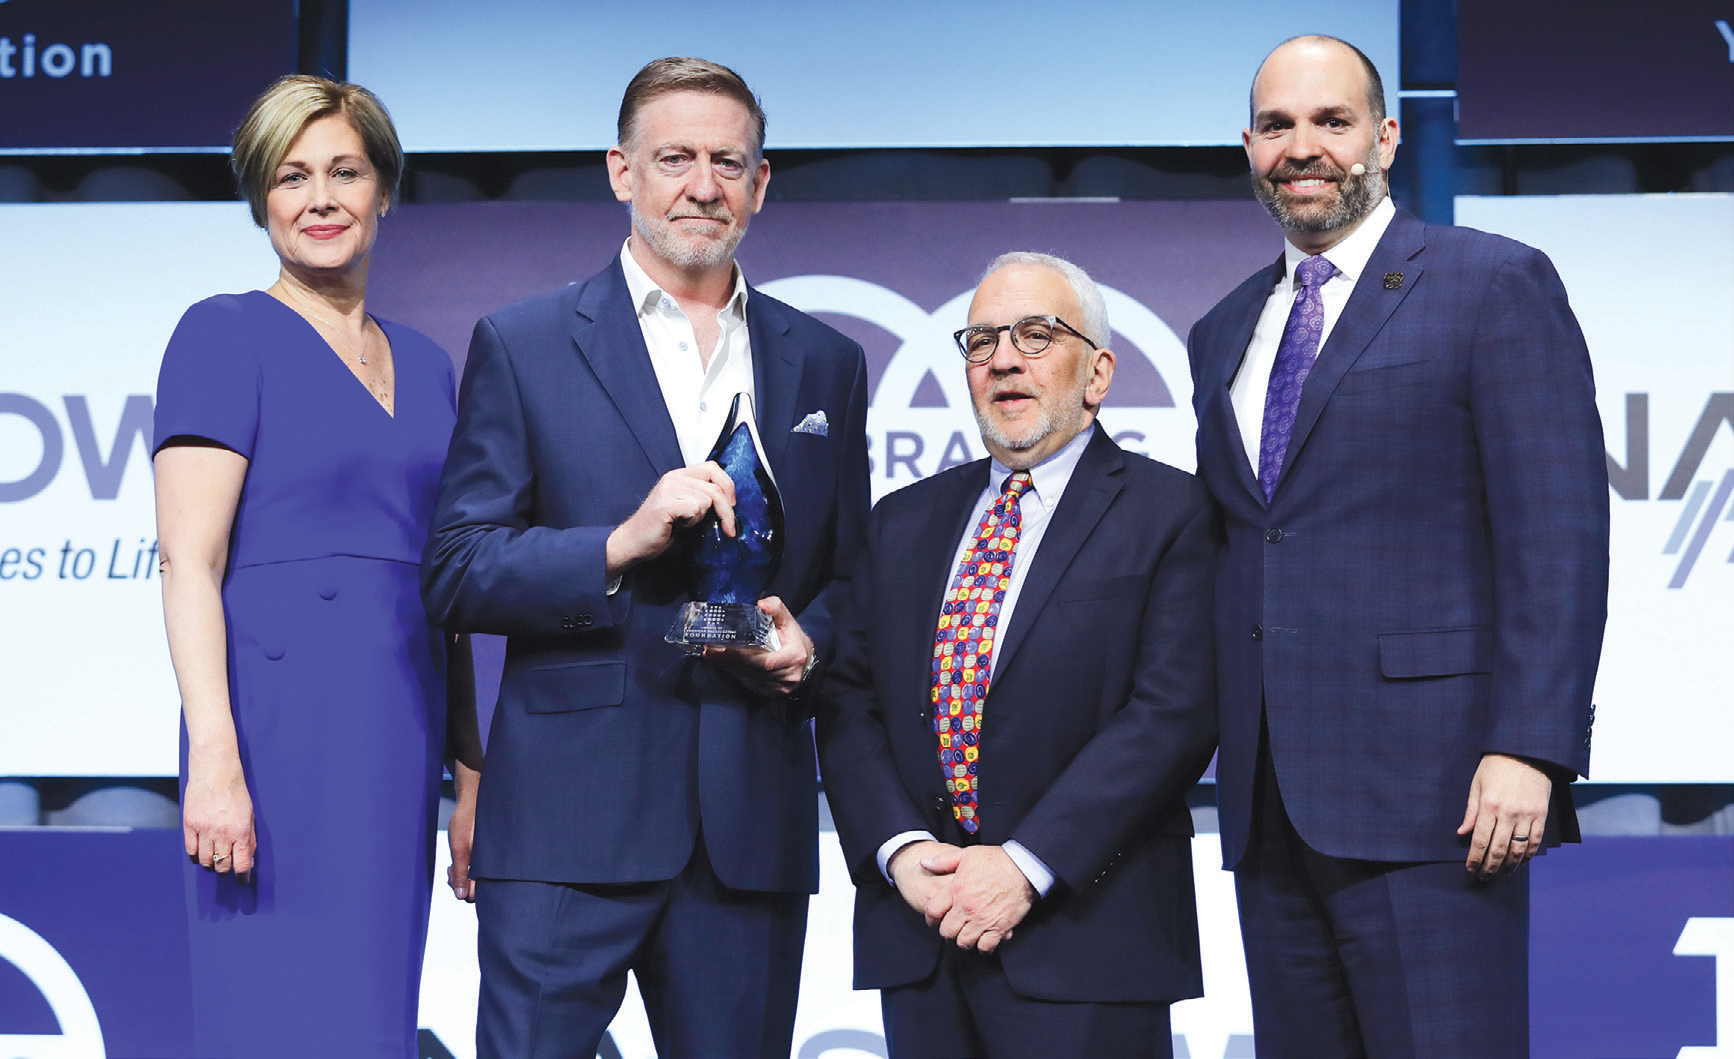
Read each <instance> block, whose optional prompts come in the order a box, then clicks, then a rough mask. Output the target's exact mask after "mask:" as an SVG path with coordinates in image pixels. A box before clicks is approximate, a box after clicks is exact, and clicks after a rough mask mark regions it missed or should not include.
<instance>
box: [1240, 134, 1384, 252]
mask: <svg viewBox="0 0 1734 1059" xmlns="http://www.w3.org/2000/svg"><path fill="white" fill-rule="evenodd" d="M1364 164H1365V165H1366V166H1367V171H1366V172H1365V173H1363V174H1362V175H1360V176H1352V175H1350V174H1348V173H1332V174H1330V175H1331V176H1333V177H1335V178H1336V180H1337V201H1336V203H1335V204H1334V205H1332V206H1331V207H1330V208H1329V209H1327V210H1324V211H1322V212H1321V211H1317V210H1308V211H1306V212H1305V213H1302V212H1301V211H1298V210H1295V209H1293V208H1292V207H1291V206H1290V205H1289V203H1288V202H1286V201H1284V200H1283V198H1282V195H1281V193H1280V192H1279V191H1277V188H1276V185H1275V184H1274V183H1272V182H1271V181H1270V180H1268V179H1266V178H1265V177H1262V176H1260V175H1258V174H1257V173H1254V174H1252V193H1253V195H1254V196H1255V197H1257V199H1258V201H1259V202H1261V203H1263V204H1264V208H1265V209H1266V210H1268V211H1270V215H1271V217H1273V218H1274V219H1275V220H1276V223H1277V224H1279V225H1281V226H1282V230H1283V231H1285V232H1289V233H1290V234H1307V235H1317V234H1319V233H1321V232H1334V231H1337V230H1338V229H1340V228H1347V227H1349V226H1350V225H1352V224H1355V223H1357V222H1359V221H1360V220H1361V218H1363V217H1365V216H1366V215H1367V214H1369V213H1371V212H1373V207H1375V206H1377V205H1378V204H1379V200H1381V199H1383V198H1384V197H1385V191H1386V183H1387V182H1386V180H1385V171H1384V170H1383V169H1380V168H1379V158H1378V153H1377V151H1374V152H1373V153H1372V154H1371V155H1369V156H1368V158H1367V161H1366V162H1365V163H1364Z"/></svg>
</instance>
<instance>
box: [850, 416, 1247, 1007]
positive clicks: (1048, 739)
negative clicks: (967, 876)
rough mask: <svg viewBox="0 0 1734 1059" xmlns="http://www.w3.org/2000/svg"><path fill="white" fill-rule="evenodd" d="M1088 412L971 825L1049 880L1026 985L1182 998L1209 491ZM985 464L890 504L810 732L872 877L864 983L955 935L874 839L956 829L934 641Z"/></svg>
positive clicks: (1027, 991) (1121, 997) (1190, 970)
mask: <svg viewBox="0 0 1734 1059" xmlns="http://www.w3.org/2000/svg"><path fill="white" fill-rule="evenodd" d="M1092 429H1093V430H1094V436H1093V437H1092V438H1091V439H1090V442H1089V444H1088V445H1087V446H1086V448H1085V450H1084V453H1083V455H1082V457H1081V459H1080V460H1079V463H1078V466H1077V468H1076V470H1075V471H1074V472H1073V475H1072V478H1071V481H1070V482H1069V483H1068V484H1067V486H1066V491H1065V493H1064V495H1063V496H1062V497H1061V498H1060V504H1059V507H1058V508H1057V509H1056V510H1055V511H1054V513H1053V515H1052V521H1051V522H1050V523H1049V525H1048V528H1047V532H1046V534H1045V535H1044V536H1043V538H1042V541H1041V546H1040V548H1039V549H1038V550H1037V551H1036V554H1035V557H1034V560H1033V562H1032V565H1031V566H1030V569H1029V574H1028V577H1027V578H1026V579H1025V582H1024V585H1023V589H1022V592H1021V594H1020V595H1019V597H1018V600H1017V607H1016V609H1015V610H1014V611H1013V612H1012V615H1011V621H1010V624H1009V625H1008V626H1006V627H1004V628H1003V629H1002V630H1001V632H1002V633H1003V639H1002V640H1001V642H1000V646H999V648H998V652H999V659H998V664H997V668H996V670H995V675H994V679H993V682H992V687H991V689H990V690H989V692H988V698H987V705H986V707H985V710H984V713H983V727H982V741H981V744H980V748H981V757H980V762H979V764H980V774H979V779H980V781H981V788H980V797H981V806H980V808H981V814H982V815H981V831H980V834H979V838H980V841H982V842H984V843H990V844H1002V843H1004V842H1006V841H1007V840H1009V839H1014V838H1015V839H1017V840H1018V841H1019V842H1021V843H1023V845H1024V846H1026V847H1027V848H1028V849H1029V851H1030V852H1031V853H1033V854H1035V855H1036V856H1037V857H1039V858H1040V859H1041V860H1042V862H1043V863H1045V864H1046V865H1047V866H1048V867H1049V868H1050V869H1052V871H1053V872H1054V875H1055V877H1056V882H1055V884H1054V888H1053V889H1052V890H1051V891H1050V892H1049V893H1048V895H1047V896H1046V897H1044V898H1042V899H1040V900H1038V901H1037V902H1036V905H1035V908H1034V909H1033V910H1032V911H1031V913H1030V915H1029V917H1028V918H1027V919H1026V920H1025V921H1024V922H1023V923H1022V924H1020V925H1019V926H1018V927H1017V928H1016V931H1015V932H1014V934H1013V936H1012V938H1011V940H1009V941H1007V942H1005V943H1004V944H1003V945H1002V946H1001V947H1000V948H999V949H998V953H997V956H998V959H999V962H1000V964H1001V966H1003V968H1004V971H1005V975H1006V979H1007V981H1008V982H1009V983H1010V984H1011V986H1012V988H1014V989H1016V990H1017V991H1018V992H1019V993H1021V994H1023V995H1025V996H1031V997H1036V998H1040V999H1047V1000H1075V1001H1096V1002H1112V1001H1131V1002H1138V1001H1142V1002H1151V1001H1168V1000H1177V999H1181V998H1185V997H1192V996H1198V995H1199V994H1200V991H1201V988H1202V980H1201V976H1200V970H1199V962H1198V923H1197V918H1196V911H1195V907H1194V901H1193V886H1192V858H1191V845H1190V843H1191V839H1190V836H1191V834H1192V818H1191V815H1190V813H1189V812H1188V811H1187V808H1186V803H1185V794H1186V792H1187V791H1188V790H1189V789H1190V788H1191V787H1192V785H1193V783H1194V782H1195V781H1196V780H1197V778H1198V776H1199V774H1200V773H1201V772H1202V771H1203V769H1204V766H1205V764H1206V763H1207V762H1208V761H1209V758H1210V750H1211V746H1212V743H1213V742H1214V740H1215V738H1216V715H1215V706H1214V696H1213V693H1212V691H1213V689H1212V679H1211V649H1210V643H1211V626H1210V606H1211V565H1212V558H1211V557H1212V552H1213V544H1212V540H1211V530H1210V523H1209V520H1210V513H1209V505H1208V500H1207V498H1206V496H1205V493H1204V490H1203V488H1202V486H1201V485H1200V484H1199V483H1198V481H1197V480H1196V479H1194V478H1193V477H1192V476H1191V475H1188V474H1186V473H1184V472H1182V471H1178V470H1175V469H1174V468H1172V467H1167V466H1164V465H1162V464H1159V463H1156V462H1154V461H1151V460H1147V459H1145V458H1143V457H1142V456H1135V455H1130V454H1128V453H1126V452H1123V451H1122V450H1121V449H1120V448H1119V446H1117V445H1115V444H1114V443H1113V441H1111V440H1110V439H1109V438H1108V436H1107V434H1106V433H1104V432H1103V431H1102V429H1101V428H1100V427H1099V426H1098V427H1094V428H1092ZM987 473H988V462H987V461H986V460H982V461H979V462H976V463H971V464H968V465H966V466H962V467H955V468H952V469H950V470H948V471H944V472H942V473H940V474H937V475H934V476H933V477H931V478H927V479H924V480H923V481H921V482H918V483H916V484H915V485H911V486H909V487H907V488H905V489H902V490H899V491H898V492H896V493H893V494H891V495H890V496H888V497H886V498H885V499H884V500H882V501H880V503H879V505H878V506H877V507H876V508H875V509H874V511H873V517H872V519H871V521H870V524H869V529H868V535H867V547H866V551H865V552H864V553H863V556H862V558H861V560H860V562H859V564H858V565H857V568H856V577H855V580H854V583H853V591H852V593H851V598H852V604H851V605H850V606H849V607H848V608H847V609H846V610H845V611H844V616H843V617H842V618H841V620H840V625H839V633H838V653H837V660H836V662H835V663H834V665H833V667H832V671H831V676H830V677H829V679H828V680H827V682H826V685H825V688H824V690H823V695H822V698H823V703H822V705H821V708H820V711H819V716H818V726H819V748H820V759H821V761H822V763H823V765H824V774H825V791H826V794H827V795H828V796H829V798H830V804H831V814H832V816H833V817H834V818H835V820H836V822H837V834H838V837H839V838H840V839H841V840H842V844H843V852H844V854H845V855H846V856H847V858H848V862H849V870H850V874H851V875H852V876H853V878H854V880H855V885H856V887H857V890H856V900H855V987H856V988H857V989H870V988H886V987H891V986H898V985H905V984H908V983H911V982H918V981H920V980H922V979H923V978H925V977H926V976H927V975H928V974H930V973H931V972H932V971H933V969H934V967H935V966H936V964H937V961H938V958H939V953H940V947H941V946H942V945H945V944H950V943H949V942H945V941H944V940H943V939H941V938H940V936H939V933H938V931H937V930H935V929H933V928H930V927H928V926H926V925H925V924H924V923H923V922H922V917H921V916H920V915H919V914H918V913H916V912H915V911H914V910H913V909H911V908H910V907H909V906H908V904H907V903H905V902H904V900H903V898H902V897H901V896H899V895H898V893H897V891H896V890H895V889H894V888H892V887H891V886H890V884H888V883H887V882H886V881H885V877H884V876H883V875H881V874H880V872H879V867H878V864H877V859H876V855H877V853H878V849H879V846H880V845H881V844H882V843H884V842H885V841H886V840H887V839H889V838H891V837H892V836H894V835H897V834H900V833H902V832H904V831H920V830H925V831H930V832H932V833H933V834H935V835H937V836H938V837H940V838H941V839H944V840H946V841H950V842H954V843H957V844H960V845H961V844H963V843H964V836H963V832H962V829H961V828H959V827H958V826H957V824H956V822H955V820H954V819H953V817H952V814H951V803H950V800H949V795H947V794H946V791H945V785H944V781H943V779H942V778H941V776H940V771H939V754H938V750H939V746H938V741H937V738H936V736H935V735H934V732H933V712H932V710H933V708H932V704H931V692H932V684H931V680H932V676H931V674H932V658H933V639H934V631H935V629H936V627H937V625H938V621H939V610H940V605H941V603H942V602H943V600H944V595H945V591H946V587H947V585H948V583H949V582H950V580H951V577H952V574H953V569H952V564H953V560H954V558H955V553H956V550H957V547H958V544H959V542H960V541H961V540H962V539H963V534H964V531H965V523H966V522H968V521H969V519H970V516H971V514H972V513H973V510H974V505H975V502H976V500H977V498H978V497H979V496H980V495H981V491H982V489H983V488H985V487H986V485H987ZM1020 561H1029V560H1025V559H1023V558H1022V557H1020Z"/></svg>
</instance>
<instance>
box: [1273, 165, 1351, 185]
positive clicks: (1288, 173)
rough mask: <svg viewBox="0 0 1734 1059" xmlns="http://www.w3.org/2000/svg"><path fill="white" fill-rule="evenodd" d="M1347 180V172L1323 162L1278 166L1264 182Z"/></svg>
mask: <svg viewBox="0 0 1734 1059" xmlns="http://www.w3.org/2000/svg"><path fill="white" fill-rule="evenodd" d="M1348 178H1349V174H1348V173H1347V172H1345V171H1344V170H1341V169H1338V168H1337V167H1336V166H1334V165H1332V164H1330V163H1329V162H1324V161H1319V162H1314V163H1312V164H1311V165H1304V166H1291V165H1287V164H1284V165H1280V166H1278V167H1277V168H1275V169H1273V170H1271V171H1270V172H1269V173H1268V174H1266V176H1265V179H1266V180H1270V181H1273V182H1274V181H1278V180H1308V179H1317V180H1336V181H1343V180H1347V179H1348Z"/></svg>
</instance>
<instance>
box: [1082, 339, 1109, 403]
mask: <svg viewBox="0 0 1734 1059" xmlns="http://www.w3.org/2000/svg"><path fill="white" fill-rule="evenodd" d="M1090 355H1091V357H1092V360H1091V361H1090V381H1089V383H1088V384H1087V385H1086V386H1085V387H1084V404H1085V405H1086V406H1088V407H1090V408H1100V407H1101V405H1102V401H1103V399H1105V398H1106V397H1107V396H1108V387H1110V386H1112V385H1113V384H1114V351H1113V350H1111V349H1108V348H1106V347H1104V348H1102V349H1097V350H1092V351H1091V354H1090Z"/></svg>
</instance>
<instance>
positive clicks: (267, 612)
mask: <svg viewBox="0 0 1734 1059" xmlns="http://www.w3.org/2000/svg"><path fill="white" fill-rule="evenodd" d="M233 165H234V169H235V173H236V176H237V178H238V180H239V182H240V185H241V189H242V192H243V194H244V195H245V197H246V198H247V200H248V202H249V203H250V204H251V206H252V211H253V219H254V221H255V222H256V223H258V224H259V226H260V227H262V228H264V229H265V230H266V232H267V233H268V234H269V235H270V239H271V246H272V248H273V249H274V250H276V252H277V256H278V258H279V259H280V260H281V263H282V268H281V271H280V273H279V275H278V278H277V282H276V283H274V284H273V285H272V286H271V287H270V288H269V289H268V290H264V291H252V292H250V293H247V294H238V295H220V296H218V297H214V298H210V299H207V300H206V301H202V302H200V303H198V304H197V305H194V306H193V307H192V308H190V309H188V310H187V312H186V315H185V316H183V317H182V318H181V322H180V325H179V326H178V327H177V328H176V329H175V333H174V337H173V338H171V339H170V340H169V346H168V350H167V352H166V353H165V354H164V356H163V366H162V373H161V376H160V377H159V379H158V389H157V405H156V428H155V442H154V452H155V457H154V458H155V466H156V490H157V529H158V536H159V537H160V540H161V549H162V564H163V611H164V615H165V617H166V619H167V624H168V638H169V650H170V654H171V656H172V657H173V659H174V666H175V676H176V679H177V681H178V683H179V685H180V692H181V701H182V720H183V726H182V728H183V730H182V742H181V807H182V820H183V830H184V833H185V838H186V850H187V855H188V858H189V864H188V870H187V901H188V918H189V931H190V937H191V947H192V966H193V993H194V1020H195V1028H194V1037H195V1048H196V1054H198V1055H201V1056H228V1057H233V1059H242V1057H264V1056H285V1057H287V1056H294V1057H303V1056H309V1055H331V1056H337V1055H341V1056H346V1057H370V1059H371V1057H376V1056H377V1057H391V1059H405V1057H410V1059H413V1057H414V1056H415V1054H416V1053H415V1047H416V1006H417V996H418V992H419V983H420V975H421V962H422V950H423V947H424V944H425V941H426V934H427V919H428V901H429V897H430V890H431V882H432V872H433V861H434V851H433V837H434V828H435V820H436V813H437V808H438V804H439V784H440V761H441V758H442V754H443V752H444V751H445V749H446V748H447V747H448V746H450V747H451V749H452V751H453V752H454V753H455V755H456V757H457V758H458V759H459V761H460V762H465V763H467V764H468V765H470V766H475V767H479V765H480V749H479V741H478V740H477V738H476V728H475V704H474V694H473V691H472V690H470V689H471V687H472V685H471V684H470V682H469V659H468V645H467V644H465V643H463V642H462V641H446V640H445V639H443V638H442V637H441V635H440V634H439V633H438V632H437V631H436V630H432V629H430V628H429V627H428V624H427V619H426V617H425V615H424V612H423V610H422V604H421V598H420V593H419V590H418V579H419V564H420V560H421V552H422V547H423V545H424V544H425V542H426V540H427V535H428V521H429V518H430V517H431V515H432V512H433V505H434V495H435V490H436V487H437V484H438V479H439V472H440V464H441V462H442V461H443V459H444V457H445V450H446V443H447V440H448V437H449V435H450V433H451V429H452V423H453V421H454V417H455V412H454V393H453V391H454V386H453V372H452V365H451V361H450V360H449V359H448V358H447V357H446V355H445V354H444V353H443V352H442V351H441V350H440V349H439V348H438V347H437V346H435V345H434V344H433V343H432V342H431V341H429V340H428V339H427V338H426V337H425V336H423V335H420V334H418V333H416V332H415V331H411V330H409V329H408V328H404V327H399V326H397V325H395V324H392V323H389V322H387V321H383V320H377V319H375V318H373V317H371V316H369V315H368V314H367V312H366V311H365V308H364V303H365V300H366V288H367V263H368V254H369V252H370V251H371V249H372V247H373V241H374V237H375V235H376V234H377V232H378V226H379V220H380V218H381V217H383V216H384V215H385V213H386V210H387V209H388V208H389V207H390V205H391V202H392V196H393V193H394V191H395V189H396V186H397V181H398V177H399V175H400V173H401V172H402V169H403V152H402V148H401V147H400V146H399V144H398V140H397V134H396V132H395V131H394V130H393V128H392V125H391V120H390V118H389V117H387V115H386V113H385V110H384V108H383V107H382V106H381V105H380V103H379V101H378V99H376V98H375V97H374V96H373V95H372V93H370V92H368V91H367V90H366V89H364V88H360V87H358V86H355V85H347V84H336V83H333V82H331V81H327V80H324V79H322V78H315V77H305V76H292V77H285V78H283V79H282V80H279V81H278V82H277V83H276V84H274V85H272V86H271V88H270V89H268V90H267V91H266V92H265V94H264V95H263V96H261V97H260V98H259V100H258V101H257V102H256V103H254V105H253V108H252V110H251V111H249V113H248V115H247V117H246V119H245V121H244V122H243V123H242V125H241V128H240V130H239V131H238V132H237V133H236V135H235V149H234V156H233ZM448 681H449V683H450V687H451V689H452V697H451V706H452V710H451V716H450V718H449V720H450V725H449V733H450V734H449V737H448V716H447V687H448ZM454 770H455V772H456V774H457V775H458V776H459V777H460V782H461V783H467V782H469V781H470V780H471V779H472V778H473V775H474V774H473V772H472V771H471V769H470V768H466V767H464V765H463V764H454ZM463 840H464V841H466V842H467V836H464V839H463Z"/></svg>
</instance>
